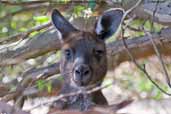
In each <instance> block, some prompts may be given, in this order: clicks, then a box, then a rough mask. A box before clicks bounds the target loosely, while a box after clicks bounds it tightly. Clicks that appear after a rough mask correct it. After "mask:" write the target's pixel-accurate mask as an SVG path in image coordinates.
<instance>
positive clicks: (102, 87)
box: [30, 82, 113, 110]
mask: <svg viewBox="0 0 171 114" xmlns="http://www.w3.org/2000/svg"><path fill="white" fill-rule="evenodd" d="M112 84H113V82H112V83H110V84H106V85H104V86H98V87H94V88H92V89H90V90H86V91H83V90H78V91H76V92H71V93H67V94H60V95H58V96H57V97H51V99H49V100H48V101H45V102H44V103H41V104H38V105H36V106H34V107H32V108H31V109H30V110H33V109H35V108H38V107H40V106H42V105H50V104H51V103H52V102H54V101H58V100H60V99H62V98H66V97H70V96H75V95H79V94H91V93H93V92H96V91H99V90H102V89H104V88H107V87H109V86H111V85H112Z"/></svg>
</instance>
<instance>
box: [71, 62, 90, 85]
mask: <svg viewBox="0 0 171 114" xmlns="http://www.w3.org/2000/svg"><path fill="white" fill-rule="evenodd" d="M74 74H75V76H74V80H75V81H76V82H79V83H82V84H81V85H83V84H84V83H86V82H87V81H88V80H89V78H90V75H91V70H90V67H89V66H88V65H84V64H83V65H78V66H76V67H75V70H74Z"/></svg>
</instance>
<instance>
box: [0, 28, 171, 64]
mask: <svg viewBox="0 0 171 114" xmlns="http://www.w3.org/2000/svg"><path fill="white" fill-rule="evenodd" d="M152 36H153V39H154V41H155V42H156V44H157V45H158V46H159V48H160V51H161V53H162V54H164V55H169V54H171V47H170V41H171V29H169V28H167V29H163V30H162V31H161V32H160V33H154V34H153V35H152ZM126 42H127V44H128V47H129V48H131V51H132V53H133V55H134V56H135V58H136V59H139V58H144V57H148V56H152V55H154V54H155V53H154V50H153V46H152V44H151V43H150V38H149V36H143V37H138V38H132V39H128V40H126ZM2 47H5V48H3V49H2V48H1V47H0V48H1V51H0V66H3V65H11V64H17V63H20V62H22V61H24V60H27V59H29V58H33V57H37V56H40V55H42V54H45V53H47V52H49V51H54V50H58V49H59V48H60V41H59V39H58V37H57V33H56V31H55V30H51V31H47V32H45V33H43V34H40V35H38V36H36V37H33V38H30V39H25V40H23V41H22V42H20V43H19V44H17V45H14V44H13V46H4V45H2ZM124 48H125V47H124V45H123V43H122V41H115V42H113V43H111V44H108V55H109V56H111V55H113V56H112V57H109V61H110V62H109V63H114V64H116V65H118V64H120V63H121V62H124V61H128V60H130V59H129V57H128V55H127V53H125V49H124ZM111 61H113V62H111ZM110 66H111V65H110ZM112 66H113V65H112ZM114 66H115V65H114Z"/></svg>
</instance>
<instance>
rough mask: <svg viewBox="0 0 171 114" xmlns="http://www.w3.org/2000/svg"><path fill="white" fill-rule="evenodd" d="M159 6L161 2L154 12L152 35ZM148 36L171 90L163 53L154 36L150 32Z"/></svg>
mask: <svg viewBox="0 0 171 114" xmlns="http://www.w3.org/2000/svg"><path fill="white" fill-rule="evenodd" d="M158 4H159V0H158V1H157V3H156V7H155V10H154V12H153V19H152V27H151V29H152V33H153V32H154V22H153V20H154V17H155V14H156V12H157V7H158ZM147 35H149V36H150V37H149V38H150V40H151V43H152V45H153V47H154V50H155V52H156V54H157V57H158V59H159V62H160V65H161V66H162V69H163V71H164V74H165V77H166V82H167V84H168V86H169V87H170V88H171V83H170V78H169V74H168V72H167V70H166V66H165V64H164V61H163V58H162V55H161V53H160V51H159V49H158V47H157V45H156V44H155V42H154V40H153V38H152V37H153V35H152V34H150V33H149V32H147Z"/></svg>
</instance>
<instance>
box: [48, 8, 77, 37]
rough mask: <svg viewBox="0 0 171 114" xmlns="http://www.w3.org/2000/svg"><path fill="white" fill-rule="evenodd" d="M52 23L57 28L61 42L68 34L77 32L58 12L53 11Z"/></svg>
mask: <svg viewBox="0 0 171 114" xmlns="http://www.w3.org/2000/svg"><path fill="white" fill-rule="evenodd" d="M51 18H52V22H53V24H54V26H55V27H56V28H57V30H58V32H59V33H60V34H61V40H64V39H65V36H67V35H68V34H69V33H71V32H73V31H77V29H76V28H74V27H73V26H72V24H71V23H69V22H68V20H66V19H65V18H64V17H63V16H62V15H61V14H60V12H59V11H58V10H56V9H54V10H53V11H52V16H51Z"/></svg>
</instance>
